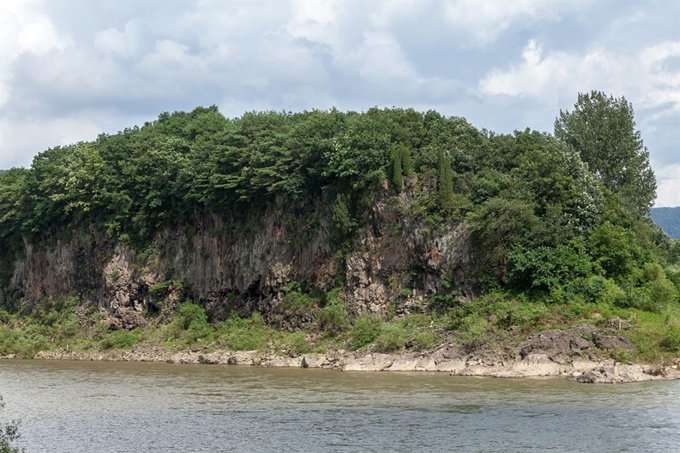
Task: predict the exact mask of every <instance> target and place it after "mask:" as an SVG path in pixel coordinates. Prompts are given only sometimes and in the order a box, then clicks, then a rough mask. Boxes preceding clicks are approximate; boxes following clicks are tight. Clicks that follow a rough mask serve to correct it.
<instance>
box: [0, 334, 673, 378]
mask: <svg viewBox="0 0 680 453" xmlns="http://www.w3.org/2000/svg"><path fill="white" fill-rule="evenodd" d="M1 358H4V359H13V358H15V357H13V356H12V355H9V356H5V357H1ZM34 359H35V360H75V361H120V362H156V363H158V362H165V363H173V364H202V365H242V366H259V367H265V368H266V367H289V368H310V369H314V368H319V369H334V370H339V371H352V372H395V371H396V372H399V371H401V372H409V371H410V372H415V371H417V372H435V373H437V372H440V373H448V374H449V375H451V376H477V377H495V378H535V377H562V378H566V379H569V380H574V381H576V382H579V383H587V384H622V383H632V382H646V381H660V380H677V379H680V370H678V368H680V366H679V365H677V364H676V365H674V366H663V365H644V364H630V363H628V364H623V363H619V362H616V361H615V360H614V359H605V360H590V359H582V360H573V361H570V362H563V363H558V362H556V361H554V359H553V358H550V357H548V355H546V354H542V353H537V354H528V355H526V356H525V357H524V358H522V359H521V360H494V359H490V358H488V357H483V356H480V355H477V354H474V353H471V354H460V349H459V348H458V347H456V346H455V345H450V344H449V345H443V346H440V347H439V348H437V349H436V350H435V351H432V352H428V353H396V354H384V353H370V352H369V353H356V352H346V351H342V350H339V351H332V352H328V353H308V354H299V355H295V356H282V355H277V354H276V353H274V352H263V351H229V350H217V351H212V352H202V351H200V350H196V349H195V348H194V349H187V350H184V351H180V352H173V351H170V350H168V349H164V348H161V347H158V346H153V347H149V348H144V347H142V348H133V349H131V350H115V351H104V352H75V351H65V350H53V351H42V352H39V353H38V354H36V356H35V357H34Z"/></svg>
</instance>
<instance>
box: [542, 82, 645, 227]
mask: <svg viewBox="0 0 680 453" xmlns="http://www.w3.org/2000/svg"><path fill="white" fill-rule="evenodd" d="M633 116H634V114H633V106H632V105H631V104H630V103H629V102H628V101H627V100H626V98H624V97H621V98H614V97H612V96H609V97H608V96H607V95H605V94H604V93H602V92H599V91H592V92H590V93H579V94H578V99H577V101H576V104H574V110H573V111H572V112H569V111H565V112H562V111H560V115H559V117H558V118H557V119H556V120H555V136H556V137H557V138H558V139H560V140H562V141H564V142H565V143H566V144H567V145H569V146H570V147H571V148H572V149H574V150H576V151H577V152H578V153H579V155H580V156H581V159H582V160H583V162H585V163H586V164H587V165H588V167H589V168H590V170H591V171H592V172H593V173H594V174H595V175H597V176H598V178H599V179H600V180H601V181H602V183H603V185H604V187H606V188H607V189H608V190H610V191H612V192H613V193H615V194H617V195H618V196H620V197H621V200H622V202H623V205H624V206H625V207H626V209H627V210H628V211H629V212H631V213H632V214H634V215H636V216H642V215H645V214H646V213H647V212H648V211H649V208H650V207H651V206H652V204H653V202H654V199H655V198H656V180H655V178H654V172H653V171H652V168H651V165H650V163H649V152H648V151H647V148H646V147H645V146H644V144H643V142H642V138H641V137H640V132H639V131H636V130H635V120H634V118H633Z"/></svg>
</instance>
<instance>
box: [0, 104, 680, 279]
mask: <svg viewBox="0 0 680 453" xmlns="http://www.w3.org/2000/svg"><path fill="white" fill-rule="evenodd" d="M634 126H635V123H634V121H633V111H632V107H631V106H630V104H629V103H628V102H627V101H626V100H625V99H623V98H621V99H615V98H611V97H606V96H605V95H603V94H602V93H597V92H593V93H591V94H588V95H579V99H578V102H577V104H576V106H575V110H574V111H573V112H561V113H560V118H559V119H558V120H557V121H556V131H555V136H554V137H553V136H551V135H549V134H545V133H539V132H536V131H530V130H526V131H522V132H519V131H518V132H515V133H513V134H507V135H498V134H494V133H491V132H487V131H479V130H477V129H475V128H474V127H473V126H471V125H470V124H469V123H468V122H467V121H465V120H464V119H462V118H457V117H446V116H443V115H440V114H439V113H437V112H433V111H429V112H426V113H421V112H416V111H414V110H411V109H408V110H403V109H377V108H374V109H370V110H369V111H367V112H365V113H357V112H339V111H337V110H335V109H333V110H330V111H318V110H314V111H308V112H302V113H295V114H292V113H285V112H250V113H246V114H244V115H243V116H242V117H240V118H233V119H230V118H225V117H224V116H223V115H221V114H220V112H219V111H218V109H217V108H216V107H208V108H204V107H199V108H197V109H195V110H193V111H192V112H188V113H186V112H175V113H163V114H161V115H160V116H159V117H158V120H156V121H154V122H149V123H146V124H144V125H143V126H142V127H134V128H130V129H126V130H124V131H122V132H120V133H118V134H113V135H106V134H102V135H101V136H99V137H98V138H97V139H96V140H95V141H93V142H88V143H85V142H83V143H77V144H74V145H70V146H65V147H56V148H52V149H49V150H47V151H45V152H43V153H41V154H39V155H37V156H36V157H35V159H34V160H33V164H32V166H31V168H29V169H11V170H7V171H3V172H0V258H2V259H1V260H0V261H2V263H3V264H1V265H0V284H1V283H2V282H5V281H7V279H8V278H9V276H10V275H9V272H10V269H9V268H8V267H7V266H8V263H10V262H11V261H12V257H13V256H14V254H15V253H17V252H18V251H19V250H20V249H21V247H22V246H23V244H24V241H29V242H40V241H48V240H50V238H53V237H54V236H55V234H59V232H64V231H69V230H70V229H72V228H74V227H78V226H88V227H89V228H96V229H99V230H100V231H103V232H105V233H107V234H108V235H109V236H110V237H111V238H112V239H113V240H116V241H120V242H126V243H129V244H131V245H132V246H134V247H144V246H145V245H146V244H148V243H149V241H151V240H152V239H153V238H154V236H155V235H156V234H157V233H158V232H159V231H161V230H162V229H163V228H167V227H171V226H174V225H177V224H182V223H191V222H192V219H194V218H195V216H196V214H197V213H200V212H211V213H216V214H221V215H226V216H229V218H230V219H232V220H234V221H236V222H237V221H238V219H239V216H240V215H242V214H243V213H244V212H248V211H253V210H258V209H265V208H266V207H267V206H270V205H272V204H283V205H303V204H305V203H308V202H310V201H314V202H315V203H317V204H316V206H321V207H320V208H319V209H323V210H326V211H325V212H326V214H327V215H328V217H329V218H331V219H332V220H333V221H334V222H335V227H336V228H337V230H338V232H339V234H341V235H344V237H345V239H348V240H351V235H352V234H353V233H354V232H356V231H357V229H359V228H361V226H362V224H363V222H364V221H365V218H364V216H365V212H366V209H363V207H364V206H365V203H368V202H369V200H370V199H372V197H373V195H374V194H375V192H377V191H384V190H385V187H389V189H388V190H387V192H385V194H386V195H387V196H393V195H395V193H399V192H402V191H405V190H407V191H409V199H410V200H411V207H410V211H409V215H412V216H413V217H414V218H415V220H416V221H419V222H422V223H423V224H429V225H430V226H432V227H435V228H436V227H437V226H438V225H440V224H441V223H443V222H464V221H465V222H468V223H469V225H470V230H471V232H472V237H473V240H474V241H475V246H476V247H477V256H478V259H479V261H480V263H481V265H482V267H483V268H484V269H485V271H487V272H488V275H491V276H493V278H494V279H496V280H497V283H498V284H500V285H505V286H507V287H508V288H515V289H517V290H520V291H525V290H526V291H548V292H550V291H553V292H554V290H555V288H556V287H562V286H565V285H567V286H568V284H569V282H571V281H581V280H583V281H585V280H587V278H588V276H591V275H597V276H599V277H602V278H607V279H613V280H615V281H616V282H617V284H620V285H624V286H625V285H632V286H631V287H633V286H635V285H641V284H643V283H642V282H643V280H641V278H640V272H642V271H641V269H642V268H643V267H644V264H645V263H648V262H652V261H653V262H665V261H664V260H667V259H670V258H669V257H671V256H675V255H673V253H674V252H673V253H671V251H670V249H671V248H672V247H673V245H672V243H671V242H669V240H668V238H667V237H666V236H664V235H663V234H662V233H660V232H659V231H658V229H656V228H655V227H654V226H653V225H652V223H651V222H650V221H649V219H648V218H647V217H646V216H645V215H644V214H645V213H646V212H647V210H648V208H649V206H650V203H651V202H652V200H653V199H654V191H655V187H654V175H653V173H652V171H651V168H650V167H649V162H648V154H647V150H646V148H644V146H643V144H642V140H641V138H640V134H639V132H637V131H635V130H634ZM319 203H320V204H319ZM676 255H677V254H676ZM582 287H583V285H582V286H581V288H582ZM572 289H573V290H574V291H577V290H578V288H576V289H574V288H572ZM578 291H580V290H578Z"/></svg>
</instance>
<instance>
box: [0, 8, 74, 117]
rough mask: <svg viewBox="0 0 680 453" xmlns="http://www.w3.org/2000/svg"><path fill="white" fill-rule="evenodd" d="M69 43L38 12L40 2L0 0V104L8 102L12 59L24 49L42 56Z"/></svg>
mask: <svg viewBox="0 0 680 453" xmlns="http://www.w3.org/2000/svg"><path fill="white" fill-rule="evenodd" d="M69 44H70V40H69V39H68V38H62V37H61V36H60V35H59V34H58V33H57V30H56V28H55V27H54V25H53V24H52V22H51V21H50V19H49V18H48V17H47V16H46V15H45V14H44V12H43V11H42V2H40V1H33V0H4V1H3V2H2V3H0V107H2V106H3V105H4V104H6V103H7V102H8V101H9V98H10V96H11V83H12V79H13V73H12V68H13V63H14V60H15V59H16V58H17V57H18V56H19V55H20V54H22V53H24V52H31V53H34V54H36V55H44V54H45V53H46V52H48V51H50V50H54V49H56V50H63V49H64V48H66V47H67V46H68V45H69Z"/></svg>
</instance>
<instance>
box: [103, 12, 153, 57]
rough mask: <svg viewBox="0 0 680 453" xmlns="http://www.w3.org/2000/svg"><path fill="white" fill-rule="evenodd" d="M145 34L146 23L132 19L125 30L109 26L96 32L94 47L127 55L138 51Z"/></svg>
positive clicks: (113, 53) (104, 51)
mask: <svg viewBox="0 0 680 453" xmlns="http://www.w3.org/2000/svg"><path fill="white" fill-rule="evenodd" d="M143 35H144V24H143V22H142V21H140V20H131V21H129V22H128V23H126V24H125V28H124V30H123V31H119V30H118V29H116V28H107V29H106V30H102V31H100V32H98V33H96V34H95V37H94V47H95V49H97V50H99V51H100V52H102V53H104V54H109V55H115V56H121V57H127V56H130V55H133V54H135V53H136V51H137V49H138V48H139V46H140V41H141V39H142V36H143Z"/></svg>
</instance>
